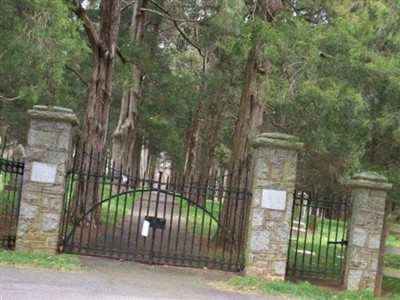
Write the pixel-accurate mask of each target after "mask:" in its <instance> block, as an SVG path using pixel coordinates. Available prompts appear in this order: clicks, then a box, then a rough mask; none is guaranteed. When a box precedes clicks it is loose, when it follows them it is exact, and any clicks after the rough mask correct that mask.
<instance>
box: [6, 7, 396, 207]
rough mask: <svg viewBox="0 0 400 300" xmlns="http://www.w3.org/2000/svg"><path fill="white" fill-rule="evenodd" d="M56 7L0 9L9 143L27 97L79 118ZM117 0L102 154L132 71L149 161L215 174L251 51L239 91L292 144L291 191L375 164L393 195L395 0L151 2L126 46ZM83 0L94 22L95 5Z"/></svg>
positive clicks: (127, 20) (63, 13)
mask: <svg viewBox="0 0 400 300" xmlns="http://www.w3.org/2000/svg"><path fill="white" fill-rule="evenodd" d="M70 2H71V1H51V0H35V1H22V0H4V1H2V3H1V9H2V13H1V15H0V24H1V25H0V26H1V29H0V74H1V76H0V105H1V120H2V124H1V130H2V135H4V132H5V129H6V128H8V129H7V133H8V136H9V138H8V141H9V143H10V144H13V145H15V144H16V143H19V142H24V140H23V137H24V136H26V131H27V125H26V116H25V113H24V112H25V111H26V110H27V109H29V108H30V107H31V106H32V105H33V104H46V105H60V106H64V107H69V108H72V109H74V110H75V111H76V112H77V113H78V115H79V116H80V117H82V116H83V114H84V111H83V108H84V107H85V106H86V103H85V93H86V85H85V84H84V83H85V82H88V81H89V77H90V69H91V66H92V63H93V62H92V60H91V56H90V55H91V54H90V51H89V44H88V41H87V39H86V38H85V36H84V31H83V28H82V26H81V21H79V19H78V18H77V17H76V16H75V15H74V14H73V12H72V10H71V5H70ZM72 2H73V1H72ZM121 2H122V4H121V7H122V14H121V23H120V30H119V38H118V47H119V50H120V55H119V58H118V59H117V60H116V66H115V75H114V88H113V96H112V103H111V106H110V123H109V128H108V139H107V147H108V148H110V149H111V147H112V138H111V135H112V133H113V130H114V128H115V126H116V124H117V119H118V115H119V111H120V103H121V99H122V97H123V94H124V92H125V91H127V90H129V89H130V88H132V87H133V86H135V84H136V85H137V84H138V82H137V80H138V79H137V77H135V76H133V75H132V66H135V68H137V69H138V70H140V72H141V73H140V74H142V76H141V78H139V79H140V80H143V84H142V85H141V93H142V100H143V101H142V102H141V103H140V107H139V111H138V116H139V117H138V125H137V127H135V128H136V129H135V130H137V132H138V133H139V134H140V143H142V144H143V145H145V147H146V148H148V149H149V151H150V155H151V156H153V157H154V158H157V157H160V156H161V155H162V156H163V157H165V156H166V157H168V158H169V160H170V161H171V164H172V167H173V168H174V169H175V170H176V171H180V172H186V175H187V176H188V177H194V178H198V179H201V178H203V177H202V176H203V175H201V174H200V175H199V174H197V173H202V172H203V173H204V172H205V173H207V172H209V171H210V169H213V170H215V169H219V168H221V169H223V168H226V167H227V166H228V164H229V161H230V159H231V160H232V157H231V152H232V149H233V148H234V147H236V143H237V142H235V141H234V136H235V130H237V129H236V128H235V124H237V120H238V118H239V116H240V109H242V106H241V102H242V101H243V97H244V96H243V91H244V89H245V84H244V82H245V80H246V76H247V75H246V74H247V73H246V63H248V61H249V53H251V49H253V47H255V45H256V46H257V47H260V51H259V53H258V56H257V57H256V59H257V67H258V68H257V74H256V75H254V82H253V83H254V85H252V88H253V89H255V90H254V91H255V92H257V97H259V99H261V102H262V105H263V106H264V109H265V112H264V113H263V116H264V120H263V128H262V130H264V131H266V130H268V131H279V132H284V133H288V134H293V135H296V136H299V137H300V139H301V140H302V141H303V142H304V143H305V150H304V151H303V152H302V153H301V156H300V158H301V160H300V165H299V170H298V174H299V176H298V181H299V182H298V183H299V185H301V186H302V187H303V188H307V189H317V190H321V191H325V190H328V191H333V190H336V189H338V188H340V187H341V186H343V184H344V183H345V182H346V181H347V180H348V179H349V178H350V177H351V176H352V175H353V174H355V173H357V172H359V171H365V170H376V171H378V172H380V173H382V174H384V175H386V176H388V177H389V179H390V181H391V182H393V183H394V186H395V188H394V190H393V191H392V194H391V197H392V199H394V200H396V198H397V197H396V193H397V192H398V190H399V187H400V159H399V155H398V152H399V151H398V150H400V133H399V127H400V123H399V122H400V111H399V109H400V102H399V100H398V99H397V98H399V97H398V95H399V94H400V78H399V77H400V71H399V70H400V68H399V66H400V55H399V54H400V35H399V29H400V25H399V24H400V22H399V21H400V20H399V19H400V16H399V11H400V1H398V0H393V1H383V0H371V1H362V0H358V1H356V0H340V1H324V0H319V1H307V0H304V1H302V0H296V1H289V0H286V1H273V0H271V1H260V2H259V3H263V5H266V6H265V7H264V8H268V9H266V10H265V12H266V15H265V14H264V15H263V14H262V13H263V11H262V10H257V7H256V5H254V3H257V1H256V2H253V1H239V0H235V1H226V0H225V1H214V0H204V1H191V0H185V1H168V0H157V1H155V0H152V1H147V2H148V3H147V4H146V5H147V6H146V7H141V10H140V13H141V14H144V13H146V14H147V19H146V23H145V28H144V39H143V42H142V43H141V44H140V47H139V46H137V44H135V43H133V42H132V32H131V30H132V28H131V22H132V16H133V15H134V13H135V12H134V11H133V8H132V1H127V0H126V1H121ZM143 2H145V1H143ZM84 3H86V4H85V5H86V6H85V8H86V13H87V15H88V17H90V18H91V20H92V22H93V24H95V25H98V23H97V22H98V10H99V7H98V5H96V4H97V3H98V1H95V0H92V1H84ZM268 5H269V6H268ZM273 5H275V6H274V7H273ZM267 6H268V7H267ZM272 9H274V13H273V14H270V15H269V14H268V13H269V12H271V11H272ZM2 142H3V143H4V138H3V139H2ZM233 158H234V159H236V158H235V157H233ZM205 161H206V162H210V164H209V165H208V164H204V162H205ZM204 167H205V168H204ZM202 168H203V169H202ZM200 169H201V171H200ZM197 170H199V171H197ZM196 176H197V177H196Z"/></svg>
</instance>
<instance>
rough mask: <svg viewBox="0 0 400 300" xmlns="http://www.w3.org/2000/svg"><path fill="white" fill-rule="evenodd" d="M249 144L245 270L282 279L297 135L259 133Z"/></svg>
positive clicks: (294, 180)
mask: <svg viewBox="0 0 400 300" xmlns="http://www.w3.org/2000/svg"><path fill="white" fill-rule="evenodd" d="M251 145H252V147H253V157H254V166H253V178H252V193H253V196H252V202H251V206H250V213H249V225H248V233H247V244H246V252H245V255H246V262H245V273H246V274H247V275H253V276H257V277H259V278H260V279H267V280H284V279H285V273H286V263H287V251H288V246H289V234H290V222H291V214H292V206H293V193H294V190H295V182H296V169H297V152H298V151H299V150H300V149H302V148H303V143H301V142H299V140H298V138H296V137H294V136H290V135H286V134H280V133H263V134H261V135H259V136H257V137H256V138H255V139H254V140H253V141H252V143H251Z"/></svg>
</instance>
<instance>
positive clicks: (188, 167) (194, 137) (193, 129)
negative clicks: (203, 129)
mask: <svg viewBox="0 0 400 300" xmlns="http://www.w3.org/2000/svg"><path fill="white" fill-rule="evenodd" d="M202 111H203V104H202V103H201V102H200V103H199V104H198V105H197V109H196V115H195V117H194V119H193V121H192V122H191V123H190V124H189V128H188V131H187V133H186V141H185V145H186V159H185V166H184V170H183V178H184V181H185V182H184V183H190V182H191V180H193V176H194V171H195V167H196V156H197V154H198V147H199V143H198V140H199V132H200V126H201V119H202V117H201V116H202Z"/></svg>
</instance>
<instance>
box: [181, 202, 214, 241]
mask: <svg viewBox="0 0 400 300" xmlns="http://www.w3.org/2000/svg"><path fill="white" fill-rule="evenodd" d="M176 203H177V204H178V205H180V206H181V211H182V219H183V220H186V221H187V222H188V228H189V229H190V230H192V231H193V230H194V232H195V236H196V237H202V236H205V235H206V236H208V235H209V236H211V237H213V236H215V234H216V233H217V230H218V222H217V220H218V219H219V215H220V211H221V209H222V206H221V202H219V201H213V200H211V199H207V200H206V205H205V209H203V208H201V207H199V206H196V205H190V204H189V202H188V201H187V200H186V199H183V198H182V197H176Z"/></svg>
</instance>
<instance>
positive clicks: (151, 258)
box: [60, 154, 249, 271]
mask: <svg viewBox="0 0 400 300" xmlns="http://www.w3.org/2000/svg"><path fill="white" fill-rule="evenodd" d="M86 155H89V154H86ZM90 164H92V166H91V168H90V170H91V171H90V170H87V169H85V168H84V166H82V165H81V166H77V165H76V164H75V166H74V168H73V170H71V171H70V172H69V175H68V180H67V185H68V192H67V195H66V199H65V203H64V212H65V214H64V219H63V225H62V233H61V237H60V247H61V249H62V250H63V251H65V252H68V253H76V254H83V255H96V256H106V257H111V258H118V259H126V260H136V261H141V262H147V263H154V264H170V265H181V266H193V267H208V268H214V269H224V270H233V271H237V270H241V269H242V268H243V265H244V259H243V245H244V242H243V239H244V232H245V223H246V222H245V220H246V219H247V217H246V216H247V206H248V201H249V193H248V191H247V189H246V187H245V186H246V184H244V182H242V183H240V182H238V183H237V185H235V187H233V186H232V184H230V183H229V182H227V178H228V177H229V176H228V175H223V176H213V178H211V179H210V180H209V181H208V182H205V183H194V182H192V183H190V184H184V183H178V182H174V180H171V178H170V177H168V176H166V174H163V173H158V175H157V174H156V176H155V177H156V178H155V179H153V178H150V179H131V178H129V177H128V176H126V175H124V174H121V173H119V172H118V171H117V170H115V168H113V167H112V166H107V163H105V164H102V166H101V167H100V166H93V164H97V160H96V159H95V158H93V157H91V160H90ZM93 170H95V171H93ZM241 172H242V171H240V170H239V171H237V175H238V177H241V178H243V176H241V175H242V174H241ZM85 186H86V187H91V188H94V189H95V192H94V193H93V195H94V198H90V197H88V194H90V193H91V192H90V191H89V192H88V190H87V189H85ZM228 186H229V188H228ZM84 191H86V194H85V193H83V192H84ZM76 203H81V206H77V205H75V204H76ZM82 207H86V209H82ZM231 220H235V222H234V223H232V222H231Z"/></svg>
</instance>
